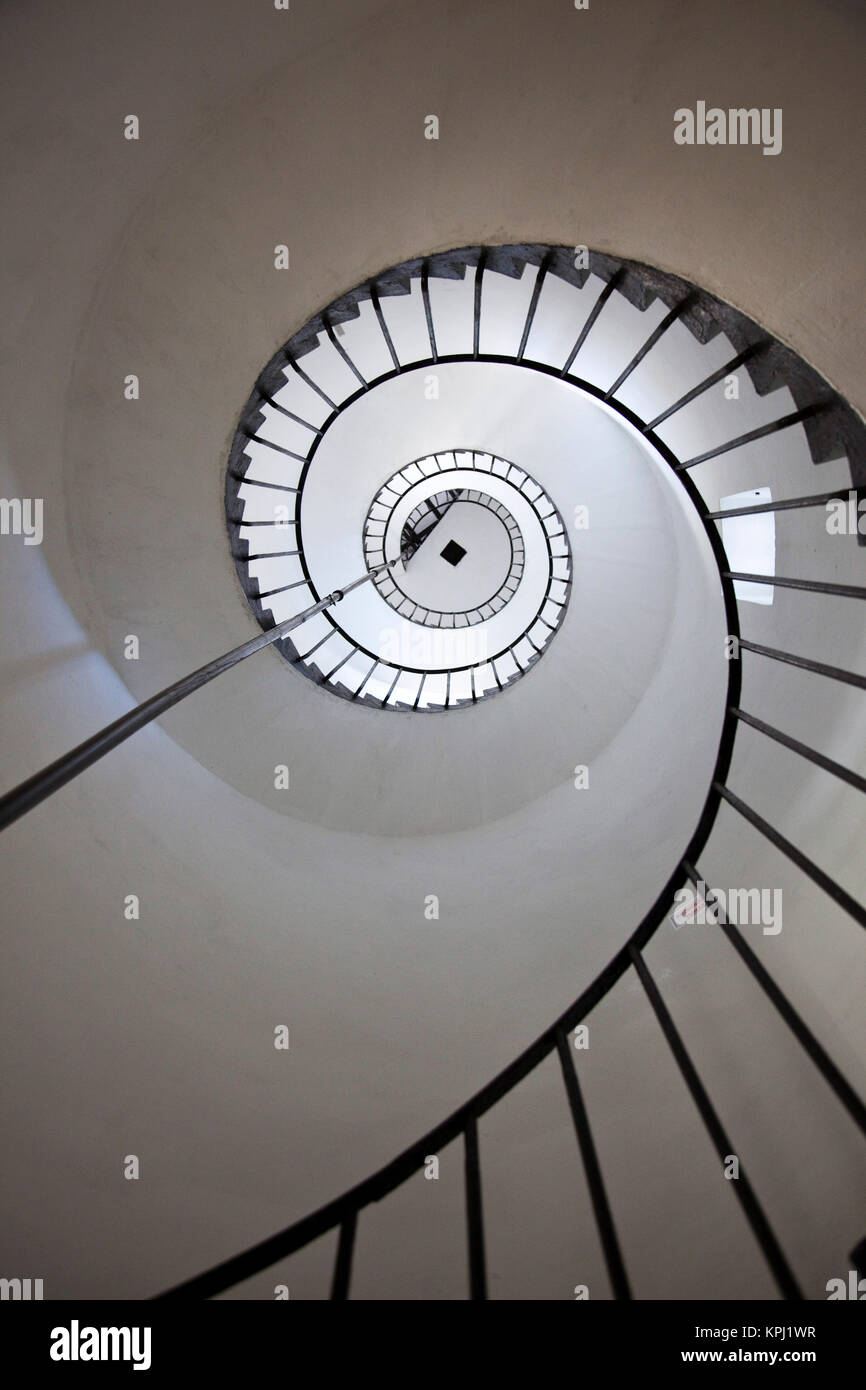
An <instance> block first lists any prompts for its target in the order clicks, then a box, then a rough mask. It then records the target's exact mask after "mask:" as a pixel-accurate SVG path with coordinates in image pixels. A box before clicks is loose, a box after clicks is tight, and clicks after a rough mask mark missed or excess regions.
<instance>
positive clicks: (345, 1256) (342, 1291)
mask: <svg viewBox="0 0 866 1390" xmlns="http://www.w3.org/2000/svg"><path fill="white" fill-rule="evenodd" d="M357 1224H358V1213H357V1211H351V1212H349V1215H348V1216H346V1217H345V1218H344V1220H343V1222H342V1223H341V1225H340V1239H339V1241H338V1243H337V1258H336V1261H335V1263H334V1278H333V1281H332V1283H331V1298H332V1300H338V1301H339V1300H343V1299H347V1298H348V1297H349V1281H350V1279H351V1277H352V1252H353V1250H354V1248H355V1229H356V1227H357Z"/></svg>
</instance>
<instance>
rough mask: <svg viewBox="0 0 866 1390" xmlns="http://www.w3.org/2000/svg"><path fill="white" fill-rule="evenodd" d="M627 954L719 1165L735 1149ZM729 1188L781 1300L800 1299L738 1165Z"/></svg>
mask: <svg viewBox="0 0 866 1390" xmlns="http://www.w3.org/2000/svg"><path fill="white" fill-rule="evenodd" d="M628 951H629V955H630V956H631V959H632V963H633V965H634V968H635V970H636V971H637V973H638V976H639V977H640V982H641V984H642V985H643V987H644V990H645V991H646V995H647V998H648V999H649V1002H650V1005H651V1007H652V1010H653V1013H654V1014H655V1016H656V1018H657V1019H658V1021H659V1026H660V1027H661V1030H662V1032H663V1033H664V1035H665V1039H666V1041H667V1043H668V1046H669V1047H670V1049H671V1052H672V1053H673V1055H674V1058H675V1060H676V1063H677V1066H678V1067H679V1069H680V1072H681V1074H682V1078H683V1080H684V1081H685V1083H686V1086H687V1087H688V1089H689V1092H690V1094H691V1097H692V1100H693V1101H694V1102H695V1105H696V1106H697V1109H698V1112H699V1113H700V1116H701V1119H702V1120H703V1122H704V1124H705V1126H706V1128H707V1132H708V1134H709V1136H710V1138H711V1139H712V1141H713V1144H714V1146H715V1149H716V1152H717V1153H718V1155H719V1158H720V1159H721V1161H722V1163H724V1162H725V1160H726V1159H727V1158H728V1156H729V1155H730V1154H735V1153H736V1149H735V1148H734V1147H733V1144H732V1143H731V1140H730V1139H729V1138H728V1135H727V1133H726V1132H725V1129H724V1127H723V1125H722V1122H721V1120H720V1119H719V1117H718V1115H717V1114H716V1111H715V1109H714V1107H713V1103H712V1101H711V1100H710V1098H709V1095H708V1094H707V1092H706V1090H705V1088H704V1085H703V1082H702V1081H701V1079H700V1077H699V1076H698V1073H697V1071H696V1070H695V1067H694V1065H693V1063H692V1060H691V1058H690V1057H689V1055H688V1053H687V1051H686V1049H685V1045H684V1043H683V1040H682V1038H681V1037H680V1035H679V1032H678V1030H677V1027H676V1025H675V1023H674V1021H673V1019H672V1018H671V1016H670V1014H669V1013H668V1010H667V1007H666V1005H665V1003H664V1000H663V999H662V997H661V995H660V994H659V991H658V988H657V986H656V983H655V981H654V980H653V978H652V976H651V975H650V973H649V970H648V969H647V966H646V962H645V961H644V959H643V956H642V955H641V953H640V951H639V950H638V949H637V947H636V946H635V945H634V944H633V943H630V944H629V948H628ZM730 1185H731V1186H732V1187H733V1189H734V1193H735V1195H736V1197H737V1198H738V1200H739V1202H740V1205H741V1206H742V1208H743V1211H744V1212H745V1214H746V1219H747V1220H748V1222H749V1225H750V1226H751V1228H752V1234H753V1235H754V1237H755V1239H756V1241H757V1242H758V1244H759V1245H760V1247H761V1250H762V1251H763V1253H764V1258H765V1259H766V1261H767V1264H768V1265H769V1266H770V1269H771V1270H772V1273H773V1277H774V1279H775V1280H776V1283H777V1285H778V1287H779V1290H780V1292H781V1294H782V1297H783V1298H788V1299H801V1298H802V1297H803V1294H802V1291H801V1289H800V1286H799V1284H798V1283H797V1280H796V1279H795V1278H794V1274H793V1272H792V1270H791V1267H790V1265H789V1264H788V1261H787V1260H786V1258H785V1256H784V1254H783V1253H782V1247H781V1246H780V1245H779V1242H778V1241H777V1239H776V1237H775V1235H774V1233H773V1229H772V1227H771V1226H770V1223H769V1221H768V1220H767V1218H766V1216H765V1215H764V1212H763V1209H762V1207H761V1205H760V1203H759V1202H758V1199H757V1197H756V1196H755V1193H754V1191H753V1189H752V1185H751V1183H750V1182H749V1179H748V1178H747V1177H746V1174H745V1173H744V1171H743V1165H742V1164H740V1165H739V1176H738V1177H737V1178H736V1180H733V1179H732V1180H731V1184H730Z"/></svg>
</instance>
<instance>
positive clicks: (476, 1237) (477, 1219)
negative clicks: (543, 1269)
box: [463, 1115, 487, 1298]
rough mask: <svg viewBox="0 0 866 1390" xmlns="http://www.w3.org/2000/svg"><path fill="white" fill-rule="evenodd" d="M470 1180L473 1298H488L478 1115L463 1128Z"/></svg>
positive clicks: (468, 1207) (465, 1168)
mask: <svg viewBox="0 0 866 1390" xmlns="http://www.w3.org/2000/svg"><path fill="white" fill-rule="evenodd" d="M463 1145H464V1164H463V1171H464V1176H465V1180H466V1234H467V1241H468V1246H469V1297H470V1298H486V1297H487V1264H486V1259H485V1254H484V1214H483V1211H482V1207H481V1163H480V1159H479V1155H478V1123H477V1120H476V1118H475V1116H474V1115H471V1116H470V1117H469V1119H468V1120H467V1121H466V1128H465V1129H464V1131H463Z"/></svg>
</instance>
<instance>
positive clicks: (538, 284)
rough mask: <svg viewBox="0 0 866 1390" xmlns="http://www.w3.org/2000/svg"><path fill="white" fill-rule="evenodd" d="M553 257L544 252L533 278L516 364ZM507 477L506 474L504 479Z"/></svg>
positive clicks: (520, 359) (523, 346)
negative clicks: (533, 282)
mask: <svg viewBox="0 0 866 1390" xmlns="http://www.w3.org/2000/svg"><path fill="white" fill-rule="evenodd" d="M553 256H554V252H553V251H552V250H551V251H546V252H545V254H544V259H543V260H542V262H541V265H540V266H539V267H538V274H537V275H536V277H535V284H534V285H533V286H532V298H531V299H530V301H529V309H528V310H527V314H526V322H525V324H524V325H523V333H522V335H521V338H520V347H519V348H518V349H517V360H518V362H522V361H523V354H524V353H525V351H526V344H527V343H528V342H529V335H530V333H531V332H532V325H533V323H534V322H535V311H536V309H537V308H538V301H539V299H540V298H541V291H542V288H543V287H544V281H545V279H546V278H547V272H548V270H549V269H550V266H551V264H552V262H553ZM510 468H511V465H510V464H509V469H510ZM507 476H508V475H507V474H506V478H507Z"/></svg>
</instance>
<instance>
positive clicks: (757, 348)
mask: <svg viewBox="0 0 866 1390" xmlns="http://www.w3.org/2000/svg"><path fill="white" fill-rule="evenodd" d="M770 343H771V339H770V338H764V339H762V341H761V342H759V343H753V344H752V346H751V347H747V348H746V349H745V351H743V352H738V353H737V355H736V357H732V358H731V360H730V362H726V363H725V365H724V367H719V368H718V370H717V371H715V372H713V373H712V374H711V375H710V376H708V377H705V378H704V380H703V381H700V382H698V385H697V386H693V387H692V389H691V391H687V392H686V393H685V395H684V396H680V398H679V400H676V401H674V403H673V405H669V406H668V408H667V410H663V411H662V412H661V414H660V415H656V417H655V419H653V420H650V421H649V423H648V424H646V425H644V426H643V429H642V431H641V432H642V433H643V434H648V433H649V432H650V430H654V429H655V428H656V426H657V425H660V424H661V423H662V421H664V420H669V419H670V417H671V416H672V415H676V413H677V411H679V410H683V409H684V407H685V406H687V405H691V403H692V401H694V400H697V398H698V396H702V395H703V393H704V392H705V391H709V390H710V388H711V387H712V386H715V385H717V383H718V382H720V381H724V379H725V377H726V376H730V375H731V373H732V372H735V371H736V370H737V368H738V367H742V366H743V364H744V363H745V362H748V361H749V360H750V359H751V358H752V357H756V356H757V355H758V353H759V352H766V350H767V348H768V347H769V346H770Z"/></svg>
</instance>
